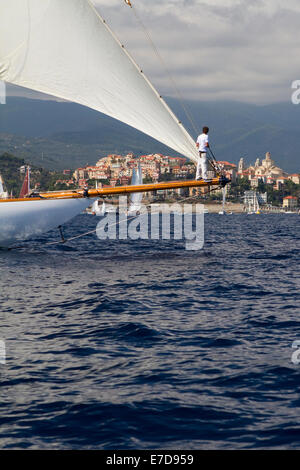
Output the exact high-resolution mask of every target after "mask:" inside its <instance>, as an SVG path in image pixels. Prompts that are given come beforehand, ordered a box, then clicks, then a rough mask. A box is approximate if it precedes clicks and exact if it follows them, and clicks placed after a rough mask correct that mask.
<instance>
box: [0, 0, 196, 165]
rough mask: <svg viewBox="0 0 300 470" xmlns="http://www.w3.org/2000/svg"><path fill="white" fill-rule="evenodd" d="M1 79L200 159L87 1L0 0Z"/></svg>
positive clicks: (186, 136) (126, 53) (167, 109)
mask: <svg viewBox="0 0 300 470" xmlns="http://www.w3.org/2000/svg"><path fill="white" fill-rule="evenodd" d="M108 3H109V2H108ZM0 80H3V81H5V82H8V83H12V84H16V85H19V86H22V87H26V88H30V89H32V90H37V91H40V92H43V93H47V94H49V95H54V96H56V97H60V98H63V99H66V100H70V101H73V102H76V103H80V104H82V105H85V106H88V107H90V108H92V109H95V110H97V111H100V112H102V113H105V114H107V115H109V116H112V117H114V118H116V119H118V120H120V121H122V122H124V123H127V124H129V125H130V126H132V127H134V128H136V129H139V130H140V131H142V132H144V133H145V134H148V135H150V136H152V137H153V138H155V139H156V140H158V141H160V142H162V143H164V144H165V145H167V146H169V147H171V148H172V149H174V150H176V151H177V152H179V153H180V154H182V155H185V156H186V157H188V158H190V159H192V160H194V161H197V160H198V152H197V150H196V148H195V144H194V141H193V139H192V137H191V136H190V135H189V134H188V132H187V131H186V130H185V128H184V127H183V126H182V124H181V123H180V122H179V121H178V119H177V118H176V116H175V115H174V114H173V113H172V112H171V110H170V109H169V107H168V106H167V105H166V103H165V102H164V100H163V99H162V98H161V97H160V95H159V94H158V92H157V91H156V90H155V89H154V87H153V86H152V85H151V83H150V82H149V81H148V79H147V78H146V77H145V75H144V73H143V72H142V71H141V70H140V68H139V67H138V66H137V65H136V64H135V62H134V61H133V59H132V58H131V56H130V55H129V54H128V52H127V51H126V50H125V48H124V47H122V45H121V43H120V42H119V41H118V39H117V38H116V37H115V36H114V34H113V33H112V32H111V30H110V29H109V28H108V26H107V25H106V23H105V21H104V20H103V19H102V18H101V17H100V16H99V14H98V13H97V11H96V10H95V8H94V6H93V4H92V3H91V2H90V1H89V0H0ZM116 138H117V136H116Z"/></svg>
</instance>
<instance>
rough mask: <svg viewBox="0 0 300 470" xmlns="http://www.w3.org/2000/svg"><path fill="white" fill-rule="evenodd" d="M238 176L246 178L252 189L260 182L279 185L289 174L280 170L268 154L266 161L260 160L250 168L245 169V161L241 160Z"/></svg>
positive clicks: (268, 153)
mask: <svg viewBox="0 0 300 470" xmlns="http://www.w3.org/2000/svg"><path fill="white" fill-rule="evenodd" d="M237 176H238V177H240V178H242V177H246V178H247V179H248V180H249V181H250V183H251V186H252V187H254V188H255V187H257V186H258V184H259V182H262V183H265V184H272V185H274V184H275V185H277V181H279V183H278V184H280V182H281V181H282V180H283V179H284V178H287V177H288V174H287V173H286V172H285V171H284V170H282V169H281V168H279V167H278V166H277V165H276V164H275V162H274V160H272V158H271V153H270V152H267V153H266V157H265V159H263V160H262V161H260V159H259V158H257V159H256V161H255V164H254V165H250V166H249V167H248V168H245V164H244V159H243V158H241V159H240V161H239V165H238V172H237Z"/></svg>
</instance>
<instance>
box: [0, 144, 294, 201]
mask: <svg viewBox="0 0 300 470" xmlns="http://www.w3.org/2000/svg"><path fill="white" fill-rule="evenodd" d="M218 164H219V166H220V167H221V168H222V170H223V172H224V174H225V176H226V177H227V178H229V179H230V180H231V184H229V185H227V186H226V196H227V199H228V200H231V201H232V202H236V203H237V202H239V203H243V204H244V207H248V206H249V205H250V204H251V203H252V202H253V200H254V199H257V201H258V202H259V205H260V206H265V207H270V206H272V203H273V204H274V205H275V206H277V207H279V206H280V207H282V208H284V209H285V210H296V209H297V208H298V206H299V195H300V190H299V187H300V175H299V174H298V173H292V174H289V173H287V172H286V171H285V170H283V169H281V168H280V167H278V166H277V165H276V163H275V161H274V160H273V159H272V158H271V154H270V152H267V153H266V155H265V158H263V159H260V158H257V159H256V161H255V163H254V164H253V165H250V166H247V165H246V163H245V158H241V159H240V160H239V163H238V165H236V164H234V163H231V162H228V161H219V162H218ZM137 165H140V167H141V171H142V176H143V182H144V183H152V182H154V183H157V182H161V181H171V180H181V179H182V180H188V179H194V178H195V165H194V164H193V163H192V162H190V161H189V160H187V159H186V158H182V157H172V156H166V155H162V154H150V155H142V156H139V157H136V156H135V155H134V154H133V153H128V154H127V155H117V154H111V155H108V156H107V157H104V158H100V159H99V160H98V161H97V163H96V164H95V165H86V166H85V167H81V168H77V169H76V170H75V171H74V170H71V169H65V170H64V171H63V172H62V174H60V177H59V178H57V176H58V173H55V172H53V173H51V172H50V175H51V178H52V182H51V185H52V186H51V187H50V189H57V190H62V189H76V188H85V187H90V188H92V187H98V188H110V187H115V186H126V185H129V184H130V183H131V178H132V173H133V169H134V168H136V167H137ZM24 172H25V166H24V165H23V166H21V167H20V175H21V177H22V174H24ZM40 173H41V170H38V169H35V170H34V169H33V170H32V174H33V179H32V181H34V180H35V179H34V176H36V177H38V175H39V174H40ZM209 173H210V177H213V176H214V173H213V172H212V171H211V172H209ZM55 175H57V176H56V179H55ZM0 182H1V184H0V193H1V194H0V198H5V197H7V196H8V192H7V189H6V190H4V188H5V182H4V181H2V180H0ZM40 187H41V183H40V182H35V185H34V188H32V189H35V190H39V189H40ZM1 191H2V192H1ZM182 196H184V197H195V196H196V197H197V196H199V197H202V198H204V199H215V200H217V199H220V198H221V197H222V190H221V189H219V190H218V189H217V190H214V192H213V193H212V194H208V195H207V191H205V190H203V189H200V188H189V189H172V190H167V191H157V193H156V194H153V193H149V194H148V193H145V199H147V200H149V201H151V200H153V199H154V200H155V199H157V198H159V199H161V200H168V199H172V198H173V199H178V198H179V197H182Z"/></svg>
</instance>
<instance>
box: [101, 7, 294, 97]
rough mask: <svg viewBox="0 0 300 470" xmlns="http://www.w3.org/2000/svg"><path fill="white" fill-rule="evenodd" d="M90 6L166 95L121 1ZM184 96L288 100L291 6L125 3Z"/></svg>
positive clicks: (162, 75)
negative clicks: (138, 17)
mask: <svg viewBox="0 0 300 470" xmlns="http://www.w3.org/2000/svg"><path fill="white" fill-rule="evenodd" d="M93 3H94V4H95V6H96V7H97V9H98V10H99V12H100V14H101V15H102V16H103V17H104V18H105V20H106V21H107V23H108V24H109V25H110V26H111V28H112V29H113V30H114V31H115V33H116V34H117V36H118V37H119V38H120V39H121V41H122V42H123V43H124V44H125V46H126V47H127V49H128V50H129V51H130V52H131V54H132V55H133V57H134V58H135V59H136V61H137V62H138V64H139V65H140V66H141V67H142V68H143V70H144V71H145V72H146V74H147V75H148V77H149V78H150V80H151V81H152V82H153V83H154V85H155V86H156V87H157V88H158V89H159V91H160V92H161V93H162V94H163V95H165V96H166V95H169V96H174V95H175V94H174V91H173V89H172V87H171V84H170V82H169V80H168V78H167V74H166V72H165V70H164V69H163V68H162V66H161V64H160V62H159V61H158V59H157V58H156V56H155V55H154V53H153V51H152V50H151V47H150V45H149V42H148V41H147V38H146V36H145V34H144V33H143V32H142V30H141V29H140V27H139V25H138V23H137V21H136V18H135V16H134V13H133V11H132V10H131V9H130V8H129V7H128V6H127V5H126V4H125V2H124V0H93ZM132 3H133V4H134V6H135V9H136V11H137V13H138V15H139V16H140V17H141V19H142V21H143V22H144V24H145V25H146V27H147V29H148V30H149V32H150V34H151V37H152V39H153V41H154V43H155V44H156V46H157V48H158V49H159V51H160V53H161V55H162V57H163V58H164V60H165V62H166V64H167V66H168V68H169V69H170V71H171V74H172V76H173V77H174V80H175V82H176V84H177V87H178V88H179V89H180V91H181V93H182V95H183V97H184V98H187V99H195V100H198V99H201V100H223V99H233V100H238V101H246V102H252V103H257V104H264V103H272V102H279V101H286V102H290V100H291V94H292V90H291V83H292V81H294V80H297V79H300V54H299V47H300V1H299V0H284V1H279V0H206V1H202V0H132Z"/></svg>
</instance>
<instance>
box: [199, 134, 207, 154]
mask: <svg viewBox="0 0 300 470" xmlns="http://www.w3.org/2000/svg"><path fill="white" fill-rule="evenodd" d="M197 143H198V144H199V149H198V150H199V152H207V144H208V143H209V140H208V135H207V134H201V135H199V137H198V139H197Z"/></svg>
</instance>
